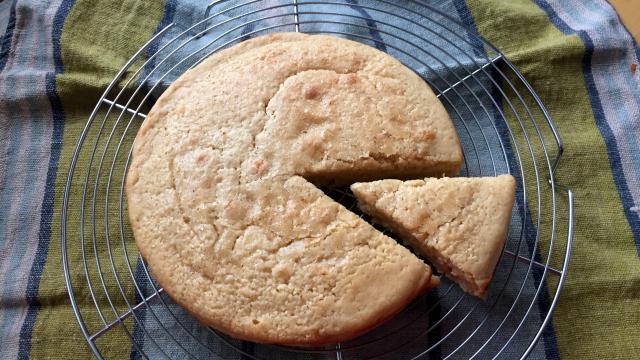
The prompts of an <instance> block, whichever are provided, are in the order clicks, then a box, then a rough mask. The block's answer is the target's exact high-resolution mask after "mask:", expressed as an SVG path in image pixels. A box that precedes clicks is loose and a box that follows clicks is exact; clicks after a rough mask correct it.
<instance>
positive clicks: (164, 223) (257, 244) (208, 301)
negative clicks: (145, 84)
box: [126, 33, 462, 345]
mask: <svg viewBox="0 0 640 360" xmlns="http://www.w3.org/2000/svg"><path fill="white" fill-rule="evenodd" d="M461 162H462V152H461V150H460V145H459V142H458V138H457V136H456V133H455V130H454V128H453V125H452V123H451V121H450V119H449V117H448V115H447V113H446V111H445V110H444V108H443V107H442V105H441V104H440V103H439V102H438V100H437V98H436V97H435V96H434V94H433V92H432V91H431V90H430V89H429V88H428V86H427V85H426V84H425V82H424V81H422V80H421V79H420V78H419V77H418V76H417V75H416V74H414V73H413V72H412V71H411V70H409V69H408V68H406V67H404V66H403V65H402V64H400V63H399V62H398V61H397V60H394V59H393V58H391V57H390V56H388V55H386V54H384V53H382V52H379V51H377V50H375V49H373V48H371V47H368V46H365V45H362V44H359V43H355V42H352V41H348V40H343V39H339V38H334V37H329V36H308V35H302V34H295V33H283V34H277V35H269V36H264V37H259V38H255V39H252V40H249V41H246V42H243V43H241V44H239V45H236V46H234V47H232V48H229V49H226V50H223V51H220V52H218V53H216V54H214V55H212V56H211V57H209V58H208V59H206V60H205V61H203V62H202V63H201V64H200V65H198V66H197V67H195V68H194V69H192V70H189V71H188V72H186V73H185V74H184V75H183V76H181V77H180V78H179V79H178V80H176V81H175V82H174V83H173V84H172V85H171V86H170V87H169V88H168V89H167V90H166V91H165V92H164V94H163V95H162V96H161V97H160V98H159V99H158V101H157V102H156V104H155V106H154V107H153V109H152V110H151V111H150V113H149V114H148V116H147V118H146V120H145V122H144V123H143V124H142V127H141V128H140V130H139V132H138V135H137V137H136V140H135V144H134V148H133V158H132V162H131V167H130V169H129V172H128V176H127V183H126V191H127V201H128V210H129V218H130V221H131V225H132V229H133V233H134V236H135V239H136V244H137V246H138V248H139V249H140V252H141V254H142V255H143V257H144V258H145V260H146V261H147V262H148V263H149V266H150V268H151V270H152V272H153V274H154V276H155V277H156V279H157V280H158V282H159V283H160V284H161V285H162V286H163V288H164V289H165V291H166V292H167V293H168V294H169V295H170V296H171V297H172V298H173V299H174V300H176V301H177V302H178V303H179V304H181V305H182V306H183V307H185V308H186V309H187V310H188V311H189V312H191V313H192V314H193V315H195V316H196V317H197V318H198V319H200V320H201V321H202V322H203V323H205V324H207V325H210V326H212V327H214V328H216V329H219V330H221V331H224V332H226V333H228V334H230V335H233V336H235V337H238V338H242V339H247V340H252V341H257V342H268V343H280V344H293V345H296V344H297V345H319V344H326V343H333V342H338V341H344V340H347V339H349V338H352V337H355V336H357V335H359V334H362V333H364V332H366V331H368V330H370V329H371V328H373V327H375V326H376V325H378V324H380V323H381V322H382V321H384V320H385V319H387V318H389V317H391V316H393V315H394V314H396V313H397V312H398V311H400V310H401V309H402V308H403V307H404V306H406V304H407V303H409V302H410V301H411V300H412V299H414V298H415V297H416V296H418V295H419V294H421V293H423V292H424V291H426V290H427V289H429V288H431V287H433V286H435V284H437V279H436V278H432V277H431V270H430V268H429V266H427V265H425V264H424V263H423V262H422V261H421V260H420V259H418V258H417V257H415V256H413V255H412V254H411V253H410V252H409V251H408V250H407V249H405V248H404V247H402V246H400V245H398V244H397V243H396V242H395V241H394V240H393V239H391V238H389V237H387V236H384V235H382V234H381V233H379V232H378V231H376V230H375V229H374V228H373V227H372V226H370V225H369V224H367V223H366V222H364V221H363V220H361V219H359V218H358V217H357V216H356V215H354V214H352V213H351V212H349V211H348V210H347V209H345V208H344V207H342V206H341V205H339V204H337V203H336V202H334V201H332V200H331V199H330V198H328V197H327V196H325V195H324V194H323V193H322V192H321V191H320V190H318V189H317V188H316V187H315V186H314V185H312V183H313V184H316V185H319V184H348V183H352V182H354V181H366V180H370V179H377V178H381V177H387V176H393V177H408V176H417V175H420V176H427V175H430V174H431V175H435V174H442V173H446V174H452V173H455V172H457V171H458V169H459V167H460V164H461Z"/></svg>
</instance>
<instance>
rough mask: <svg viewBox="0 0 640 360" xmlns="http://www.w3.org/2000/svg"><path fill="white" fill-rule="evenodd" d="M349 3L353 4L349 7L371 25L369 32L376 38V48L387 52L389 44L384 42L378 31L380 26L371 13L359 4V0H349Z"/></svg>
mask: <svg viewBox="0 0 640 360" xmlns="http://www.w3.org/2000/svg"><path fill="white" fill-rule="evenodd" d="M347 3H349V4H351V5H350V6H349V7H350V8H352V9H354V10H355V11H357V12H358V13H359V14H360V16H362V17H363V18H364V21H365V23H366V24H367V26H368V27H369V34H370V35H371V37H372V38H373V39H374V40H375V43H374V46H375V48H376V49H378V50H380V51H384V52H387V46H386V45H385V44H384V41H383V40H382V36H380V32H379V31H378V26H377V25H376V22H375V21H374V20H373V18H372V17H371V15H369V13H368V12H367V11H366V10H365V9H363V8H362V7H361V6H360V5H359V4H358V1H357V0H347Z"/></svg>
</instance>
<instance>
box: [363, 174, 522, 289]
mask: <svg viewBox="0 0 640 360" xmlns="http://www.w3.org/2000/svg"><path fill="white" fill-rule="evenodd" d="M515 185H516V184H515V179H514V178H513V176H511V175H500V176H497V177H475V178H441V179H436V178H427V179H424V180H409V181H401V180H391V179H387V180H379V181H373V182H360V183H355V184H353V185H351V191H353V193H354V195H355V196H356V198H357V200H358V206H359V207H360V209H361V210H362V211H364V212H365V213H367V214H369V215H371V216H372V217H373V218H374V220H375V221H377V222H379V223H380V224H382V225H384V226H385V227H387V228H389V229H390V230H392V231H394V232H395V233H396V234H398V235H399V236H400V238H401V239H402V240H404V241H406V242H407V243H408V244H409V245H410V246H411V247H413V248H414V249H415V250H416V251H418V252H419V253H421V254H423V255H424V256H426V257H427V258H428V259H429V261H431V262H432V263H433V265H434V266H435V267H436V268H437V269H438V271H440V272H441V273H442V274H444V275H446V276H447V277H449V278H450V279H452V280H453V281H455V282H457V283H458V284H459V285H460V287H461V288H462V289H463V290H465V291H466V292H468V293H471V294H473V295H476V296H479V297H483V296H484V294H485V291H486V289H487V286H488V285H489V282H490V281H491V278H492V276H493V271H494V268H495V266H496V263H497V261H498V259H499V257H500V253H501V251H502V248H503V246H504V243H505V239H506V237H507V231H508V227H509V221H510V218H511V209H512V207H513V203H514V198H515Z"/></svg>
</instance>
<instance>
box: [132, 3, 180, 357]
mask: <svg viewBox="0 0 640 360" xmlns="http://www.w3.org/2000/svg"><path fill="white" fill-rule="evenodd" d="M176 6H177V0H167V2H166V3H165V6H164V11H163V14H162V18H161V19H160V22H159V23H158V26H156V29H155V32H154V34H157V33H159V32H160V31H162V29H164V28H165V27H167V26H169V24H171V22H173V18H174V16H175V13H176ZM160 43H161V41H160V39H157V40H156V41H154V42H153V43H151V44H149V47H147V50H146V51H145V56H146V57H147V59H148V58H150V57H151V56H153V55H154V54H155V53H156V52H157V51H158V49H159V48H160ZM156 61H157V58H156V57H154V58H153V59H151V60H149V62H148V63H147V64H146V65H145V68H144V71H143V74H142V76H140V78H139V79H138V84H137V85H141V84H140V82H141V81H142V80H143V79H144V78H146V77H147V76H148V75H149V74H150V73H151V71H152V70H153V69H154V68H155V67H156ZM148 101H149V102H150V103H153V102H155V98H154V97H153V95H152V94H151V93H150V96H149V99H148ZM134 277H135V281H136V283H137V284H138V285H139V286H140V291H142V293H143V296H147V291H148V290H149V289H148V286H147V276H146V274H145V271H144V268H143V264H142V262H141V260H140V258H138V261H137V263H136V269H135V274H134ZM135 299H136V303H137V304H139V303H141V302H142V300H143V299H142V297H141V296H140V294H139V293H138V291H136V292H135ZM136 316H137V319H138V321H135V322H134V326H133V334H132V336H133V339H134V340H133V341H135V343H136V344H137V345H138V346H137V347H136V346H134V345H133V344H132V346H131V352H130V354H129V357H130V358H131V360H138V359H142V358H143V354H142V353H141V351H140V350H139V349H143V348H144V339H145V331H144V327H145V322H146V318H147V309H146V308H144V309H141V310H139V311H138V312H137V314H136Z"/></svg>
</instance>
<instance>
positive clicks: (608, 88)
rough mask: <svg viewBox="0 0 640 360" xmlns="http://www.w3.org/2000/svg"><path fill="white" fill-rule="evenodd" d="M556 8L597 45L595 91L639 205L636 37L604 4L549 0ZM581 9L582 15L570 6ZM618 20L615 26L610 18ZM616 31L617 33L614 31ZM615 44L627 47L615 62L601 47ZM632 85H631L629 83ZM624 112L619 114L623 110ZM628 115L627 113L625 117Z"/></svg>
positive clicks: (639, 95)
mask: <svg viewBox="0 0 640 360" xmlns="http://www.w3.org/2000/svg"><path fill="white" fill-rule="evenodd" d="M550 5H551V6H552V7H553V9H554V11H556V13H557V14H558V16H560V17H561V18H562V20H563V21H564V22H566V23H567V25H569V27H571V28H572V29H574V30H584V31H585V32H586V33H587V35H588V36H589V37H590V38H591V40H592V41H593V45H594V54H593V58H592V69H591V73H592V75H593V79H594V83H595V87H596V90H597V91H598V96H599V98H600V100H601V104H602V110H603V111H604V115H605V120H606V122H607V125H608V126H609V128H611V131H612V133H613V137H614V139H615V141H616V144H617V147H618V153H619V156H620V160H621V166H622V172H623V175H624V178H625V181H626V183H627V187H628V189H629V192H630V194H631V197H632V199H633V202H634V204H635V205H638V204H640V161H639V158H638V157H637V154H639V153H640V148H639V145H638V144H640V140H639V139H638V132H639V131H640V122H639V119H640V104H639V102H640V90H639V88H638V81H637V78H635V79H634V78H633V76H632V74H631V69H630V67H631V64H633V63H636V64H637V63H638V57H637V56H636V52H635V48H634V46H633V40H632V39H631V36H630V35H629V34H628V32H627V31H625V30H624V29H623V28H622V25H621V24H620V23H619V22H618V19H617V14H616V13H615V11H614V10H613V8H611V7H610V5H608V4H605V5H604V6H603V7H602V9H601V10H600V11H593V10H592V9H590V8H588V7H586V6H585V5H584V4H583V3H582V2H580V1H577V0H571V1H566V2H557V3H556V2H553V3H550ZM570 7H573V8H574V9H579V10H580V11H582V15H581V16H580V18H576V16H575V14H572V13H570V12H569V11H568V10H567V8H570ZM611 19H615V21H616V25H615V26H616V27H615V28H612V26H611V22H610V21H609V20H611ZM615 30H617V33H613V31H615ZM613 46H618V47H623V48H625V49H626V52H625V54H624V56H623V57H622V58H620V59H616V60H617V61H614V62H611V61H609V62H607V61H606V59H607V58H606V57H607V56H608V54H603V53H602V49H606V48H611V47H613ZM629 81H630V82H631V83H632V86H633V87H629V84H628V82H629ZM621 112H622V113H623V115H622V116H620V113H621ZM624 115H626V116H624Z"/></svg>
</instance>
